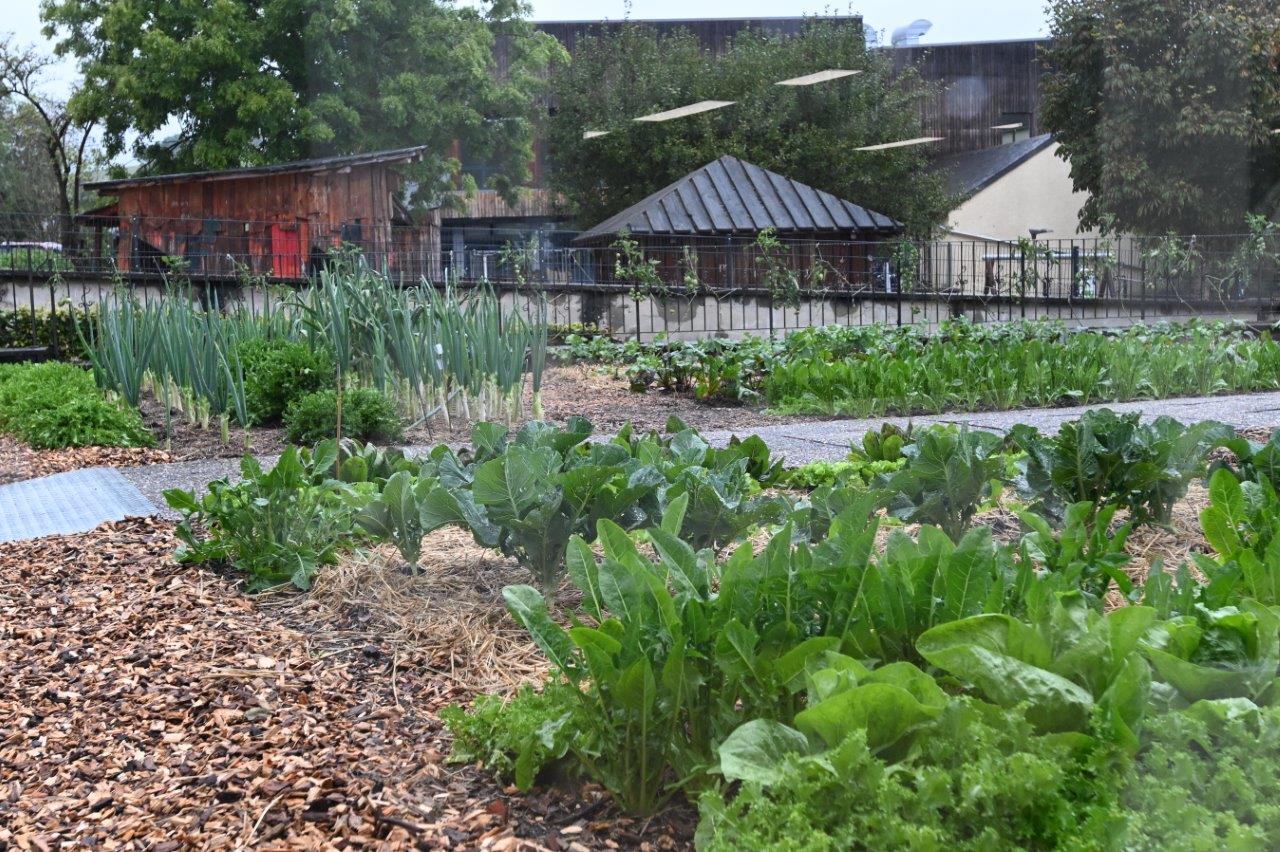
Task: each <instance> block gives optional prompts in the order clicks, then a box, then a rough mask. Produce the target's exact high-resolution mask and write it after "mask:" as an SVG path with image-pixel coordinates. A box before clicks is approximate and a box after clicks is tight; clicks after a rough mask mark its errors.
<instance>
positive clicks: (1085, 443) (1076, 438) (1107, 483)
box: [1011, 408, 1235, 525]
mask: <svg viewBox="0 0 1280 852" xmlns="http://www.w3.org/2000/svg"><path fill="white" fill-rule="evenodd" d="M1141 420H1142V415H1141V413H1140V412H1133V413H1130V414H1116V413H1115V412H1114V411H1112V410H1111V409H1108V408H1102V409H1097V410H1094V411H1089V412H1086V413H1085V414H1084V415H1083V416H1081V418H1080V419H1079V420H1074V421H1069V422H1067V423H1064V424H1063V425H1062V427H1061V429H1059V431H1058V434H1057V435H1055V436H1053V437H1046V436H1044V435H1041V434H1040V432H1039V431H1038V430H1036V429H1035V428H1034V427H1031V426H1026V425H1024V424H1019V425H1017V426H1015V427H1014V428H1013V430H1012V432H1011V439H1012V440H1013V442H1014V443H1015V444H1016V445H1017V446H1019V447H1020V448H1021V449H1022V450H1024V451H1025V452H1026V453H1027V458H1026V480H1025V484H1024V486H1023V490H1024V491H1026V492H1027V493H1028V494H1029V495H1030V496H1031V497H1032V498H1033V499H1034V500H1035V501H1036V502H1035V504H1034V508H1035V509H1036V510H1037V511H1039V512H1041V513H1043V514H1046V515H1049V516H1052V517H1061V516H1062V514H1063V512H1065V510H1066V506H1067V505H1068V504H1071V503H1077V502H1081V501H1088V502H1090V503H1092V504H1093V507H1094V509H1095V510H1099V509H1102V508H1103V507H1106V506H1118V507H1120V508H1123V509H1127V510H1128V511H1129V516H1130V519H1131V520H1132V522H1133V523H1134V524H1135V525H1137V524H1143V523H1147V522H1149V521H1154V522H1156V523H1167V522H1168V520H1169V513H1170V512H1171V511H1172V510H1173V505H1174V503H1176V502H1177V501H1178V500H1179V499H1181V498H1182V496H1183V495H1184V494H1186V493H1187V484H1188V483H1189V482H1190V481H1191V479H1192V477H1193V476H1195V475H1196V474H1197V473H1199V472H1201V471H1202V470H1203V468H1204V465H1205V458H1206V456H1207V455H1208V453H1209V451H1210V450H1211V449H1212V448H1214V447H1215V446H1219V445H1221V444H1222V443H1223V442H1225V441H1227V440H1229V439H1231V438H1233V437H1234V436H1235V431H1234V430H1233V429H1231V427H1229V426H1226V425H1224V424H1222V423H1215V422H1213V421H1205V422H1203V423H1197V424H1195V425H1193V426H1189V427H1184V426H1183V425H1182V424H1181V423H1179V422H1178V421H1176V420H1174V419H1173V418H1171V417H1165V416H1161V417H1157V418H1155V419H1154V420H1151V421H1150V422H1147V423H1143V422H1141Z"/></svg>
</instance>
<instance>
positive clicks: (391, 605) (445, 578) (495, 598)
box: [282, 527, 551, 694]
mask: <svg viewBox="0 0 1280 852" xmlns="http://www.w3.org/2000/svg"><path fill="white" fill-rule="evenodd" d="M529 582H532V581H531V579H530V576H529V575H528V574H527V573H526V572H524V571H523V570H522V569H520V567H519V566H517V565H516V563H515V562H514V561H511V560H508V559H505V558H503V557H502V556H501V554H498V553H496V552H495V551H492V550H488V549H486V548H482V547H480V546H478V545H476V544H475V542H474V540H473V539H472V537H471V533H470V532H466V531H463V530H460V529H456V528H450V527H446V528H444V529H440V530H437V531H435V532H433V533H431V534H430V535H428V536H426V537H425V539H424V540H423V548H422V558H421V560H420V562H419V565H418V570H417V572H416V573H414V572H412V571H411V570H410V568H409V566H408V565H406V564H405V562H404V560H403V559H402V558H401V556H400V554H399V553H398V552H397V551H396V550H395V548H393V547H390V546H382V547H379V548H376V549H374V550H371V551H366V552H356V553H350V554H346V555H344V556H343V557H342V560H341V561H340V563H339V564H338V565H336V566H333V567H331V568H327V569H325V570H324V571H322V572H320V574H319V575H317V577H316V581H315V584H314V585H313V587H312V589H311V592H310V593H309V594H307V595H305V596H301V597H291V598H290V599H289V600H288V601H286V602H285V603H284V612H282V616H283V617H284V618H285V619H286V620H288V621H290V622H291V623H292V624H294V625H296V626H298V627H299V628H301V629H305V630H307V631H308V632H309V633H311V634H312V635H313V636H316V637H320V636H323V637H324V638H323V641H326V642H329V643H334V644H341V643H351V644H364V643H366V642H368V641H369V640H371V639H372V640H376V641H379V642H382V643H385V644H387V645H389V646H392V647H394V648H397V649H400V652H401V653H404V654H406V655H412V656H413V657H414V658H415V659H419V660H421V662H422V665H424V666H426V667H427V668H428V669H429V670H430V671H431V672H432V673H433V674H436V675H440V676H442V677H444V678H445V679H446V680H447V681H448V682H449V683H451V684H453V685H454V686H455V687H456V688H457V689H458V690H461V691H463V692H466V693H468V694H478V693H486V692H510V691H513V690H514V689H515V688H517V687H518V686H520V685H521V684H525V683H532V684H540V683H542V682H543V681H544V680H545V679H546V677H547V675H548V674H549V673H550V671H551V670H550V667H549V665H548V664H547V662H546V658H545V656H544V655H543V654H542V653H541V652H540V651H539V650H538V648H537V646H536V645H535V644H534V643H533V642H532V641H531V640H530V639H529V635H528V633H526V632H525V631H524V629H523V628H521V627H520V626H519V625H518V624H516V623H515V621H514V620H513V619H512V618H511V617H510V615H508V614H507V611H506V609H505V607H504V606H503V603H502V589H503V587H504V586H508V585H511V584H513V583H529Z"/></svg>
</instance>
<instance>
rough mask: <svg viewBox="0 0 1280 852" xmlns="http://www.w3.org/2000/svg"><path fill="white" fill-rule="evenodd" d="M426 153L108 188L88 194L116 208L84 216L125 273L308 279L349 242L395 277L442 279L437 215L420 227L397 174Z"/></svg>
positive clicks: (156, 178) (113, 183)
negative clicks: (107, 237)
mask: <svg viewBox="0 0 1280 852" xmlns="http://www.w3.org/2000/svg"><path fill="white" fill-rule="evenodd" d="M423 151H424V149H423V148H422V147H415V148H403V149H399V150H395V151H379V152H376V153H371V154H354V155H348V156H339V157H326V158H322V159H312V160H299V161H297V162H291V163H279V164H276V165H270V166H258V167H252V168H241V169H225V170H222V171H209V172H186V173H182V174H169V175H152V176H145V177H135V178H127V179H124V180H107V181H98V182H96V183H90V184H86V188H88V189H91V190H94V191H95V192H98V193H99V194H101V195H108V196H114V197H115V199H116V200H115V201H114V202H112V203H111V204H108V205H106V206H104V207H100V208H98V209H96V210H93V211H90V212H89V213H87V214H84V215H82V216H81V219H82V221H84V222H86V223H88V224H90V225H92V226H94V227H95V230H96V231H97V233H96V235H95V239H96V240H97V241H98V243H99V245H100V250H99V256H103V250H106V251H107V253H111V252H110V249H109V248H107V247H106V246H102V245H101V243H102V241H103V239H104V233H103V231H104V230H105V231H107V232H114V233H113V234H111V238H112V239H114V240H115V241H116V242H115V250H114V256H115V259H116V264H117V267H118V268H119V269H120V270H121V271H122V272H159V271H165V270H166V269H167V268H169V267H170V266H171V265H173V264H174V262H175V261H178V262H180V265H181V267H182V268H183V269H185V270H186V271H187V272H188V274H191V275H194V276H210V277H214V276H228V275H238V274H243V273H249V274H253V275H265V276H270V277H273V278H277V279H299V278H304V277H306V276H307V275H308V274H309V273H311V272H313V271H314V270H315V269H316V268H317V267H318V266H319V265H320V264H321V263H323V261H324V259H325V257H326V256H327V255H328V253H329V252H330V251H331V250H332V249H335V248H338V247H341V246H344V245H345V246H354V247H358V248H359V249H360V251H361V252H362V253H363V254H364V255H365V257H366V258H367V259H368V260H369V262H370V263H371V264H373V265H374V266H376V267H377V268H379V269H385V270H387V271H388V272H389V273H391V274H392V275H395V276H397V277H403V278H406V279H412V280H416V279H417V278H419V277H421V276H424V275H425V276H427V277H429V278H435V277H437V275H436V273H437V272H438V269H437V267H438V266H439V256H440V228H439V211H431V212H429V213H427V214H424V215H422V216H420V217H419V219H418V221H415V219H414V217H412V216H411V215H410V213H409V211H408V209H407V208H406V206H405V204H404V203H403V199H404V197H405V192H404V177H403V175H402V173H401V172H400V170H399V169H400V167H403V166H405V165H408V164H411V163H415V162H418V161H420V160H421V159H422V154H423ZM424 220H425V221H424Z"/></svg>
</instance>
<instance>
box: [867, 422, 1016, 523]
mask: <svg viewBox="0 0 1280 852" xmlns="http://www.w3.org/2000/svg"><path fill="white" fill-rule="evenodd" d="M1002 445H1003V441H1002V440H1001V439H1000V438H998V437H996V436H995V435H992V434H991V433H989V432H983V431H970V430H969V428H968V427H963V426H962V427H961V428H960V429H955V428H953V427H949V426H934V427H931V428H929V429H924V430H921V431H920V432H919V433H918V434H917V435H916V439H915V442H914V443H911V444H908V445H907V446H906V447H904V448H903V449H902V453H903V455H904V456H905V457H906V459H907V463H906V466H905V467H903V468H902V469H901V470H899V471H898V472H897V473H895V474H893V475H892V476H890V477H888V478H887V479H886V480H885V482H884V487H885V488H886V489H887V490H888V491H889V493H890V494H892V495H893V498H892V502H891V503H890V505H889V513H890V514H891V515H893V516H894V517H896V518H899V519H900V520H903V521H906V522H908V523H915V524H936V525H938V526H939V527H942V530H943V532H945V533H946V534H947V535H949V536H950V537H951V539H952V540H953V541H959V540H960V538H961V536H963V535H964V533H965V530H967V529H968V528H969V523H970V522H971V521H972V520H973V516H974V515H975V514H977V512H978V509H979V507H980V506H981V505H982V504H983V503H984V502H986V501H990V500H993V499H995V498H996V497H998V496H999V494H1000V488H1001V484H1002V481H1003V479H1004V474H1005V456H1004V455H1003V453H1002V452H1001V449H1002Z"/></svg>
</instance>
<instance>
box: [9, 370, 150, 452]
mask: <svg viewBox="0 0 1280 852" xmlns="http://www.w3.org/2000/svg"><path fill="white" fill-rule="evenodd" d="M0 431H5V432H10V433H12V434H13V435H16V436H17V437H18V438H20V439H21V440H23V441H26V442H27V443H28V444H30V445H31V446H33V447H35V448H36V449H57V448H60V447H88V446H106V447H149V446H151V445H152V444H153V443H154V442H155V441H154V438H153V437H152V436H151V433H150V432H148V431H147V428H146V426H144V425H143V423H142V418H141V416H140V415H139V414H138V412H137V411H136V410H134V409H132V408H125V407H124V406H121V405H119V404H117V403H113V402H109V401H108V400H107V399H106V398H105V397H104V396H103V395H102V392H101V391H100V390H99V389H98V387H97V386H96V385H95V384H94V383H93V378H92V376H91V375H90V374H89V372H88V371H86V370H83V369H81V368H79V367H76V366H73V365H71V364H63V363H58V362H52V361H51V362H47V363H43V364H18V365H10V366H8V368H7V369H5V370H3V371H0Z"/></svg>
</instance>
